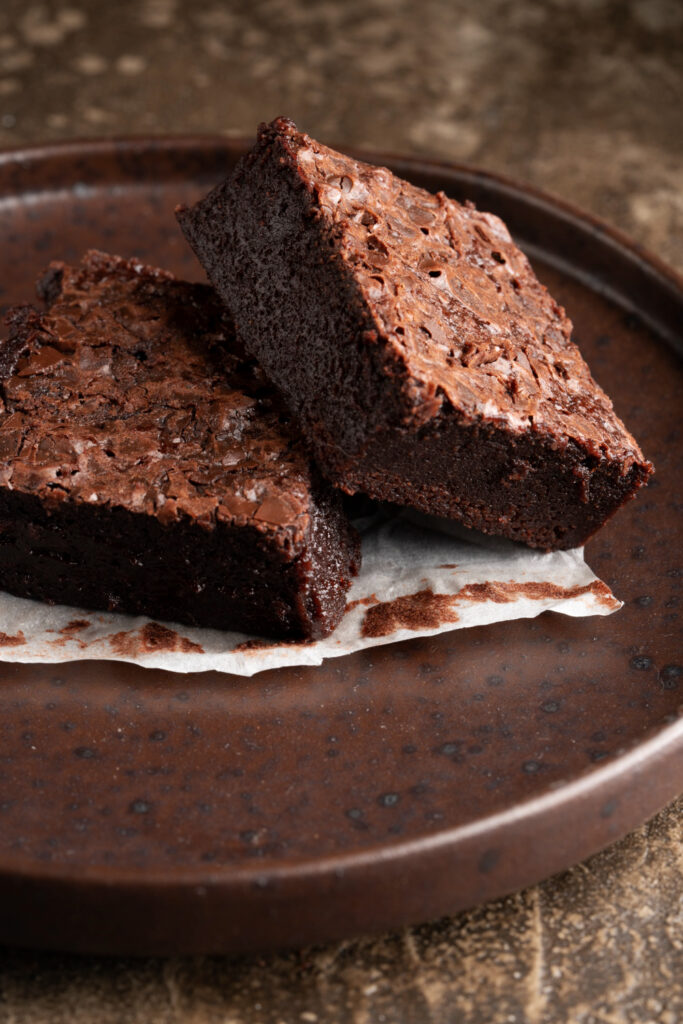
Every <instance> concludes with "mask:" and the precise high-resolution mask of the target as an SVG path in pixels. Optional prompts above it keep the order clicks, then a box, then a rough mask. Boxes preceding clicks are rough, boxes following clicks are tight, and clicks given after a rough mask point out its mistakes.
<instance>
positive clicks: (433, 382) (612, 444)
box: [177, 118, 652, 549]
mask: <svg viewBox="0 0 683 1024" xmlns="http://www.w3.org/2000/svg"><path fill="white" fill-rule="evenodd" d="M177 215H178V219H179V221H180V224H181V226H182V229H183V231H184V233H185V235H186V236H187V238H188V240H189V241H190V243H191V245H192V246H193V248H194V250H195V252H196V253H197V256H198V257H199V260H200V262H201V263H202V264H203V266H204V268H205V269H206V271H207V273H208V275H209V278H210V279H211V281H212V282H213V284H214V286H215V287H216V289H217V291H218V292H219V294H220V295H221V296H222V298H223V299H224V300H225V302H226V304H227V305H228V307H229V308H230V310H231V311H232V313H233V315H234V318H235V321H236V323H237V327H238V333H239V335H240V337H241V339H242V340H243V342H244V344H245V346H246V348H247V350H248V351H249V352H251V353H252V354H253V355H254V356H256V358H257V359H258V360H259V362H260V364H261V366H262V367H263V369H264V371H265V373H266V374H267V376H268V377H269V379H270V380H271V381H272V382H273V383H274V384H275V385H276V386H277V388H278V389H279V390H280V392H281V393H282V395H283V396H284V399H285V401H286V402H287V404H288V407H289V408H290V410H291V411H292V413H294V414H295V415H296V417H297V419H298V421H299V423H300V425H301V428H302V431H303V433H304V434H305V436H306V437H307V439H308V441H309V444H310V446H311V448H312V450H313V452H314V454H315V458H316V460H317V462H318V464H319V466H320V467H321V469H322V470H323V472H324V473H325V475H326V476H327V477H328V479H330V480H332V481H333V482H334V483H336V484H337V485H338V486H340V487H342V488H343V489H344V490H346V491H348V492H350V493H353V492H356V491H362V492H365V493H366V494H369V495H370V496H371V497H373V498H377V499H381V500H388V501H393V502H399V503H401V504H404V505H409V506H413V507H415V508H417V509H421V510H422V511H425V512H431V513H434V514H436V515H440V516H446V517H451V518H453V519H456V520H459V521H461V522H462V523H464V524H465V525H467V526H469V527H474V528H476V529H479V530H483V531H485V532H487V533H493V534H502V535H504V536H507V537H510V538H512V539H513V540H519V541H524V542H525V543H527V544H529V545H532V546H534V547H538V548H544V549H552V548H569V547H574V546H576V545H579V544H582V543H583V542H584V541H585V540H586V539H587V538H588V537H590V535H591V534H592V533H594V532H595V530H597V529H598V528H599V527H600V526H601V525H602V524H603V523H604V522H605V521H606V520H607V519H608V518H609V517H610V516H611V515H612V514H613V513H614V512H615V511H616V510H617V509H618V508H619V507H620V506H621V505H622V504H623V503H624V502H625V501H626V500H627V499H628V498H630V497H632V496H633V495H634V493H635V492H636V491H637V489H638V488H639V487H640V486H641V485H642V484H644V483H645V482H646V480H647V478H648V476H649V475H650V473H651V472H652V466H651V465H650V463H649V462H647V461H646V460H645V459H644V457H643V455H642V452H641V451H640V448H639V447H638V445H637V443H636V441H635V440H634V438H633V437H632V436H631V435H630V434H629V432H628V431H627V430H626V428H625V427H624V425H623V424H622V423H621V421H620V420H619V419H618V417H617V416H616V414H615V413H614V410H613V408H612V403H611V402H610V400H609V398H608V397H607V396H606V395H605V393H604V392H603V391H602V390H601V388H600V387H599V386H598V385H597V384H596V382H595V381H594V380H593V378H592V377H591V374H590V371H589V369H588V366H587V365H586V363H585V362H584V360H583V359H582V357H581V354H580V352H579V350H578V348H577V346H576V345H575V344H574V342H573V341H572V340H571V331H572V325H571V323H570V321H569V320H568V318H567V316H566V314H565V312H564V310H563V309H562V308H561V307H560V306H559V305H558V304H557V303H556V302H555V301H554V300H553V298H552V297H551V295H549V293H548V291H547V290H546V289H545V288H544V287H543V285H541V284H540V282H539V281H538V279H537V278H536V275H535V274H534V272H533V270H532V268H531V266H530V264H529V262H528V260H527V258H526V257H525V256H524V255H523V253H522V252H521V251H520V250H519V249H518V248H517V246H516V245H515V244H514V242H513V241H512V239H511V238H510V235H509V233H508V231H507V229H506V227H505V225H504V224H503V222H502V221H501V220H499V219H498V217H495V216H493V215H492V214H489V213H483V212H480V211H479V210H477V209H475V208H474V206H472V205H471V204H465V205H461V204H460V203H458V202H455V201H454V200H452V199H449V198H448V197H447V196H445V195H444V194H443V193H437V194H436V195H431V194H430V193H428V192H426V191H424V190H423V189H421V188H417V187H415V186H414V185H411V184H410V183H409V182H407V181H402V180H401V179H400V178H397V177H396V176H395V175H393V174H392V173H391V172H390V171H388V170H387V169H386V168H383V167H374V166H369V165H368V164H364V163H361V162H359V161H357V160H353V159H351V158H350V157H347V156H344V155H342V154H341V153H337V152H335V151H333V150H331V149H328V148H326V147H325V146H322V145H320V144H319V143H317V142H315V141H314V140H313V139H311V138H309V137H308V136H307V135H304V134H302V133H300V132H298V131H297V129H296V127H295V125H294V124H292V122H291V121H288V120H287V119H285V118H279V119H278V120H276V121H274V122H273V123H272V124H271V125H263V126H261V128H260V130H259V134H258V141H257V143H256V146H255V148H254V149H253V150H252V151H251V152H250V153H249V154H248V155H247V156H246V157H245V158H244V159H243V160H242V161H241V162H240V164H239V165H238V167H237V168H236V170H235V172H234V173H233V174H232V175H231V177H230V178H228V180H227V181H225V182H224V183H223V184H221V185H219V186H218V187H217V188H216V189H215V190H214V191H213V192H212V193H211V194H210V195H208V196H207V197H206V198H205V199H203V200H202V201H200V202H199V203H198V204H197V205H196V206H194V207H193V208H191V209H187V208H179V210H178V211H177Z"/></svg>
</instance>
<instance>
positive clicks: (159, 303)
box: [0, 252, 359, 639]
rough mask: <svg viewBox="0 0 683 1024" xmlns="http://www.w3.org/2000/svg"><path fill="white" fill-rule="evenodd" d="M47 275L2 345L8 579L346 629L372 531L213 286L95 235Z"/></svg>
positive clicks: (80, 594)
mask: <svg viewBox="0 0 683 1024" xmlns="http://www.w3.org/2000/svg"><path fill="white" fill-rule="evenodd" d="M38 291H39V294H40V296H41V297H42V298H43V300H44V301H45V302H46V304H47V307H48V308H47V310H46V311H45V312H42V313H41V312H37V311H36V310H34V309H32V308H30V307H20V308H18V309H15V310H13V311H11V312H10V314H9V317H8V325H9V336H8V337H7V338H6V340H5V341H4V342H3V343H2V344H1V345H0V385H1V388H2V406H1V411H0V587H2V588H3V589H5V590H8V591H10V592H11V593H14V594H16V595H18V596H21V597H28V598H34V599H38V600H42V601H47V602H50V603H55V602H59V603H62V604H68V605H75V606H78V607H82V608H87V609H93V610H98V609H102V610H109V611H117V612H124V613H128V614H133V615H146V616H150V617H153V618H158V619H165V620H169V621H175V622H178V623H183V624H189V625H193V626H201V627H212V628H217V629H231V630H240V631H244V632H247V633H256V634H260V635H266V636H271V637H273V638H286V639H312V638H317V637H320V636H324V635H326V634H327V633H329V632H330V631H331V630H332V629H333V628H334V626H335V625H336V624H337V622H338V621H339V619H340V618H341V616H342V614H343V612H344V609H345V605H346V591H347V589H348V587H349V585H350V582H351V578H352V576H353V575H354V574H355V572H356V571H357V567H358V563H359V542H358V538H357V536H356V534H355V532H354V531H353V529H352V528H351V526H350V524H349V522H348V520H347V518H346V516H345V514H344V512H343V509H342V505H341V498H340V495H339V494H338V493H337V492H335V491H334V489H333V488H332V487H331V486H330V485H329V484H328V483H327V482H326V481H324V480H323V479H322V477H321V476H320V474H319V472H318V470H317V469H316V467H315V466H314V465H312V463H311V461H310V458H309V456H308V454H307V453H306V451H305V450H304V448H303V447H302V445H301V442H300V440H299V439H298V436H297V435H296V433H294V432H292V430H291V429H290V426H289V416H288V414H287V413H286V412H285V410H284V408H283V407H282V405H281V404H280V400H279V399H278V398H277V396H276V395H275V393H274V392H273V391H272V389H271V388H270V387H269V386H268V385H267V383H266V382H265V380H264V378H263V375H262V374H261V372H260V370H259V368H258V367H257V366H256V364H255V363H254V362H253V360H251V359H250V358H248V357H247V356H246V355H245V353H244V351H243V349H242V348H241V346H240V345H239V343H238V341H237V339H236V337H235V334H234V330H233V326H232V323H231V321H230V319H229V317H228V316H227V314H226V312H225V310H224V308H223V306H222V304H221V303H220V302H219V301H218V299H217V297H216V296H215V294H214V292H213V291H212V289H211V288H209V287H208V286H206V285H194V284H188V283H186V282H183V281H179V280H177V279H175V278H174V277H173V276H172V275H170V274H167V273H165V272H164V271H161V270H158V269H156V268H153V267H147V266H145V265H143V264H141V263H139V262H138V261H135V260H125V259H121V258H119V257H115V256H109V255H105V254H103V253H98V252H90V253H88V254H87V255H86V256H85V257H84V259H83V261H82V262H81V264H80V265H79V266H75V267H70V266H66V265H64V264H53V265H51V267H50V268H49V269H48V271H47V272H46V273H45V274H44V275H43V276H42V278H41V279H40V281H39V283H38Z"/></svg>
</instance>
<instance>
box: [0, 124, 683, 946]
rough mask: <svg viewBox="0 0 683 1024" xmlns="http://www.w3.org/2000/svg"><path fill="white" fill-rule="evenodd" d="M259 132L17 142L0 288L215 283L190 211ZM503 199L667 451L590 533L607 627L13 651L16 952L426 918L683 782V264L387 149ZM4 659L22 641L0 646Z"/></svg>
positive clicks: (4, 918)
mask: <svg viewBox="0 0 683 1024" xmlns="http://www.w3.org/2000/svg"><path fill="white" fill-rule="evenodd" d="M243 150H244V144H243V143H240V142H232V141H226V140H216V139H201V138H190V139H156V140H145V139H137V140H122V141H120V142H111V141H107V142H97V143H74V144H71V145H67V146H58V147H49V148H42V149H34V150H25V151H22V152H15V153H7V154H4V155H0V239H1V241H2V245H1V246H0V261H1V263H2V273H1V274H0V284H1V286H2V294H1V295H0V300H1V301H2V303H3V304H4V306H5V307H6V306H7V305H9V304H12V303H14V302H20V301H26V300H27V299H29V300H30V299H31V298H32V296H33V282H34V280H35V278H36V276H37V274H38V272H39V271H40V270H41V268H42V267H43V266H44V265H45V264H46V263H47V262H48V261H49V260H50V259H53V258H65V259H67V260H76V259H78V257H79V256H80V255H81V253H82V251H83V250H84V249H86V248H88V247H91V246H92V247H97V248H102V249H108V250H110V251H113V252H117V253H120V254H123V255H137V256H140V257H141V258H143V259H145V260H150V261H152V262H157V263H159V264H160V265H162V266H165V267H168V268H169V269H171V270H173V271H176V272H178V273H180V274H185V275H188V276H190V277H192V278H200V277H201V271H200V269H199V267H198V265H197V264H196V262H195V261H194V257H193V256H192V254H191V253H190V251H189V249H188V248H187V246H186V244H185V242H184V241H183V239H182V237H181V234H180V231H179V229H178V228H177V227H176V224H175V220H174V217H173V208H174V206H175V204H176V203H178V202H187V201H192V200H194V199H196V198H198V197H199V196H200V195H202V194H204V193H205V192H206V191H207V190H208V188H209V187H210V186H211V185H212V184H214V183H215V182H217V181H218V180H220V178H221V177H222V176H223V175H224V174H225V173H226V172H227V171H228V170H229V168H230V167H231V166H232V164H233V163H234V161H235V159H236V158H237V157H238V156H239V155H240V154H241V152H243ZM370 159H372V160H373V161H375V162H386V163H388V164H389V165H390V166H391V167H392V168H393V169H395V170H397V171H398V172H399V173H400V174H402V175H403V176H405V177H408V178H411V179H412V180H413V181H415V182H416V183H417V184H420V185H425V186H426V187H427V188H430V189H432V190H436V189H444V190H445V191H446V192H448V193H449V194H450V195H452V196H454V197H455V198H457V199H465V198H470V199H473V200H475V202H477V204H478V205H479V206H480V207H482V208H484V209H489V210H492V211H494V212H496V213H499V214H500V215H501V216H503V217H504V219H505V220H506V221H507V222H508V225H509V227H510V229H511V230H512V232H513V234H514V235H515V237H516V239H517V241H518V242H519V243H520V244H521V245H522V247H523V248H525V249H526V251H527V252H528V253H529V255H530V256H531V258H532V262H533V263H534V266H535V268H536V269H537V271H538V273H539V276H540V277H541V278H542V280H543V281H544V282H545V283H547V284H548V286H549V287H550V289H551V291H552V292H553V294H554V295H555V296H556V297H557V298H558V300H559V301H560V302H562V303H563V304H564V305H565V306H566V307H567V309H568V311H569V314H570V316H571V317H572V319H573V320H574V323H575V326H576V337H577V339H578V341H579V344H580V346H581V348H582V351H583V352H584V354H585V355H586V356H587V358H588V361H589V363H590V365H591V368H592V370H593V372H594V374H595V376H596V377H597V379H598V380H599V381H600V383H601V384H602V385H603V386H604V387H605V388H606V389H607V391H608V392H609V394H610V395H611V396H612V398H613V399H614V402H615V406H616V408H617V411H618V412H619V413H620V414H621V415H622V417H623V418H624V419H625V421H626V423H627V425H628V426H629V427H630V429H631V430H632V431H633V432H634V433H635V435H636V436H637V437H638V439H639V441H640V442H641V444H642V446H643V449H644V451H645V453H646V455H648V456H649V457H650V458H651V459H652V460H653V461H654V462H655V465H656V467H657V474H656V476H655V478H654V480H653V483H652V486H650V487H648V488H647V490H646V491H645V492H644V493H641V494H640V496H639V498H638V499H637V500H636V501H634V502H632V503H630V504H629V506H628V507H627V508H625V509H624V510H622V512H621V513H619V514H618V515H617V517H616V519H615V520H613V521H612V523H610V524H609V525H608V526H607V527H606V528H605V529H604V530H603V531H602V532H601V533H600V534H599V535H598V537H597V538H596V539H595V540H593V541H592V542H591V544H590V545H589V546H588V549H587V558H588V561H589V563H590V564H591V566H592V567H593V568H594V569H595V571H596V572H597V573H598V574H599V575H600V576H601V577H602V578H603V579H605V580H606V581H607V582H608V583H609V585H610V586H611V587H612V588H613V589H614V591H615V593H616V594H617V595H618V596H620V597H621V598H622V599H623V600H624V601H625V607H624V608H623V609H622V611H620V612H618V613H617V614H616V615H614V616H612V617H609V618H607V619H598V618H595V619H570V618H566V617H564V616H561V615H553V614H545V615H543V616H542V617H540V618H539V619H535V620H522V621H519V622H513V623H503V624H499V625H496V626H491V627H485V628H479V629H473V630H468V631H462V632H456V633H453V634H451V635H448V634H446V635H443V636H440V637H435V638H431V639H424V640H415V641H410V642H407V643H402V644H398V645H393V646H387V647H380V648H376V649H374V650H370V651H366V652H362V653H359V654H357V655H353V656H351V657H348V658H345V659H339V660H333V661H331V662H329V663H328V664H326V665H324V666H323V667H322V668H313V669H295V670H282V671H278V672H269V673H264V674H261V675H259V676H256V677H254V678H253V679H250V680H245V679H240V678H235V677H230V676H220V675H217V674H213V673H207V674H202V675H195V676H185V677H179V676H176V675H168V674H165V673H162V672H158V671H145V670H144V669H139V668H136V667H134V666H127V665H124V664H120V663H113V662H82V663H72V664H65V665H60V666H34V665H26V666H25V665H9V664H4V665H0V941H5V942H11V943H15V944H20V945H21V944H24V945H34V946H42V947H61V948H64V949H73V950H81V951H87V952H116V953H193V952H229V951H245V950H250V949H257V948H265V947H274V946H282V945H298V944H302V943H306V942H311V941H323V940H330V939H334V938H339V937H343V936H347V935H352V934H356V933H362V932H368V931H376V930H380V929H384V928H388V927H391V926H395V925H399V924H404V923H408V922H417V921H422V920H426V919H428V918H430V917H434V916H437V915H440V914H444V913H447V912H453V911H455V910H457V909H460V908H462V907H464V906H467V905H472V904H474V903H477V902H479V901H482V900H485V899H489V898H491V897H495V896H499V895H501V894H503V893H505V892H509V891H511V890H513V889H516V888H519V887H521V886H523V885H527V884H531V883H533V882H536V881H538V880H540V879H541V878H542V877H544V876H547V875H549V874H551V873H553V872H555V871H558V870H560V869H562V868H565V867H567V866H569V865H570V864H571V863H573V862H575V861H577V860H580V859H582V858H584V857H586V856H587V855H589V854H590V853H593V852H594V851H596V850H597V849H599V848H600V847H601V846H604V845H605V844H607V843H609V842H611V841H612V840H613V839H615V838H617V837H618V836H620V835H622V834H624V833H625V832H627V831H628V830H629V829H631V828H633V827H634V826H636V825H637V824H639V823H640V822H642V821H643V820H645V818H647V817H648V816H650V815H651V814H653V813H654V812H655V811H656V810H657V809H658V808H659V807H661V806H663V805H664V804H665V803H666V802H667V801H669V800H670V799H671V798H673V797H674V796H675V795H676V793H677V792H679V791H680V790H681V788H683V720H682V719H681V718H679V717H677V716H678V708H679V705H680V699H681V698H680V690H681V687H682V686H683V675H682V673H683V669H682V668H681V664H682V662H683V652H682V650H681V629H680V619H679V615H680V606H679V598H680V589H681V579H682V578H683V568H682V558H683V556H682V545H681V524H682V521H683V516H682V515H681V506H680V504H678V505H677V504H676V502H677V499H678V501H679V502H680V493H678V494H677V493H676V491H677V488H678V487H679V486H680V481H681V479H683V465H682V462H683V459H682V451H683V445H682V444H681V426H680V423H681V419H680V395H681V387H682V378H683V373H682V372H681V360H680V357H679V356H678V355H676V352H675V350H674V349H675V343H674V341H675V339H674V336H675V332H676V330H677V328H678V325H680V323H681V322H682V320H683V291H682V290H681V284H680V281H679V280H678V279H677V278H676V276H675V275H674V274H673V272H671V271H669V270H667V268H666V267H664V266H662V265H661V264H659V263H658V262H657V261H656V260H654V259H652V258H651V257H648V256H646V255H643V254H642V253H641V252H640V251H639V250H638V249H637V247H635V246H634V245H633V244H632V243H629V242H628V240H626V239H624V238H622V237H621V236H620V235H618V233H616V232H614V231H612V230H611V229H608V228H606V227H605V226H604V225H601V224H599V223H597V222H595V221H594V220H592V219H591V218H589V217H587V216H585V215H583V214H581V213H579V212H578V211H575V210H573V209H571V208H570V207H568V206H567V205H565V204H562V203H560V202H558V201H556V200H552V199H549V198H548V197H547V196H543V195H541V194H539V193H536V192H533V191H531V190H528V189H525V188H522V187H520V186H518V185H515V184H514V183H512V182H509V181H506V180H504V179H501V178H497V177H495V176H492V175H487V174H483V173H480V172H477V171H474V170H471V169H468V168H463V167H455V166H447V165H438V164H433V163H427V162H423V161H418V160H413V161H410V160H406V159H399V158H391V157H387V156H386V155H385V156H382V155H377V154H371V155H370ZM0 653H1V650H0Z"/></svg>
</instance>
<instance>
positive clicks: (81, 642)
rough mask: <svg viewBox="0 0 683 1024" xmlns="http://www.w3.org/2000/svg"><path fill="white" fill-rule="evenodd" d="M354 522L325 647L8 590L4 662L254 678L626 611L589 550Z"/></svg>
mask: <svg viewBox="0 0 683 1024" xmlns="http://www.w3.org/2000/svg"><path fill="white" fill-rule="evenodd" d="M356 526H357V527H358V528H359V529H360V531H361V536H362V544H363V567H362V569H361V572H360V575H359V576H358V578H357V579H356V580H355V582H354V584H353V587H352V588H351V590H350V592H349V594H348V599H347V601H348V603H347V611H346V614H345V615H344V617H343V619H342V621H341V623H340V624H339V626H338V627H337V629H336V630H335V631H334V633H332V635H331V636H328V637H326V638H325V639H324V640H319V641H317V642H298V643H297V642H289V643H287V642H277V641H271V640H267V639H264V638H262V637H249V636H246V635H245V634H243V633H233V632H220V631H218V630H210V629H194V628H192V627H189V626H179V625H177V624H172V623H153V622H150V620H148V619H144V618H134V617H132V616H127V615H118V614H108V613H100V612H88V611H83V610H81V609H77V608H69V607H66V606H63V605H54V606H50V605H45V604H42V603H40V602H38V601H27V600H23V599H22V598H17V597H13V596H11V595H10V594H6V593H4V592H0V660H4V661H19V662H62V661H78V660H82V659H107V660H112V659H113V660H118V661H129V662H135V663H137V664H139V665H145V666H147V667H150V668H152V667H153V668H162V669H167V670H168V671H171V672H203V671H209V670H211V669H213V670H216V671H219V672H230V673H234V674H236V675H241V676H251V675H254V673H256V672H262V671H264V670H265V669H272V668H280V667H282V666H294V665H319V664H320V663H321V662H322V661H323V659H324V658H336V657H339V656H341V655H344V654H350V653H352V652H353V651H359V650H363V649H364V648H366V647H374V646H376V645H378V644H387V643H395V642H397V641H401V640H406V639H409V638H411V637H416V636H431V635H433V634H435V633H443V632H446V631H448V630H453V629H465V628H467V627H471V626H481V625H485V624H488V623H491V622H500V621H502V620H504V619H519V618H533V617H534V616H536V615H539V614H540V613H541V612H544V611H555V612H562V613H563V614H565V615H573V616H582V615H608V614H610V613H611V612H613V611H616V610H617V609H618V608H620V607H621V603H620V602H619V601H618V600H617V599H616V598H615V597H614V596H613V595H612V593H611V591H610V590H609V588H608V587H607V585H606V584H604V583H602V582H601V581H600V580H598V578H597V577H596V576H595V575H594V574H593V572H592V571H591V569H590V568H589V567H588V565H587V564H586V562H585V561H584V558H583V549H581V548H577V549H575V550H573V551H557V552H552V553H550V554H542V553H540V552H536V551H532V550H530V549H529V548H526V547H524V546H522V545H519V544H513V543H511V542H510V541H506V540H500V539H496V538H491V537H485V536H483V535H482V534H477V533H474V532H471V531H467V530H464V529H463V528H461V527H458V526H456V525H454V524H451V523H445V522H444V521H442V520H432V519H431V518H430V517H427V516H421V515H418V514H417V513H412V512H406V511H398V512H397V511H395V510H379V511H378V512H377V513H375V514H373V515H370V516H368V517H366V518H365V519H362V520H357V521H356Z"/></svg>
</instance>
